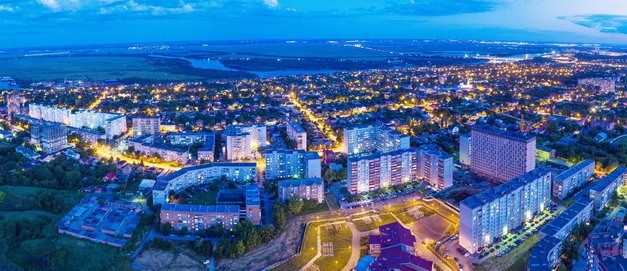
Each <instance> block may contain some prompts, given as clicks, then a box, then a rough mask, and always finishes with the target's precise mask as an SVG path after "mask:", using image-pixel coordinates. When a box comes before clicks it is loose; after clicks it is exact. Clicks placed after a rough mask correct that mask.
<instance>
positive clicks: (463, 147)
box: [459, 134, 472, 167]
mask: <svg viewBox="0 0 627 271" xmlns="http://www.w3.org/2000/svg"><path fill="white" fill-rule="evenodd" d="M470 139H471V135H470V134H460V135H459V163H461V164H462V165H464V166H467V167H469V166H470V159H472V158H471V156H472V144H471V140H470Z"/></svg>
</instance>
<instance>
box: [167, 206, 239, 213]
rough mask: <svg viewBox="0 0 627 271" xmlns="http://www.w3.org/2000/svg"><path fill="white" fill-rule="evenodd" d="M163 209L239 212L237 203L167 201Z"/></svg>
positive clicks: (196, 211)
mask: <svg viewBox="0 0 627 271" xmlns="http://www.w3.org/2000/svg"><path fill="white" fill-rule="evenodd" d="M161 211H173V212H188V213H238V214H239V206H237V205H191V204H171V203H166V204H164V205H163V207H161Z"/></svg>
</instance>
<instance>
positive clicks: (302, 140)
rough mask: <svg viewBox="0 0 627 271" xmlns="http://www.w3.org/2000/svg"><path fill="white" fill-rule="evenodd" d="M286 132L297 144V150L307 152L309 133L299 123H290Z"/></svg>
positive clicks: (286, 127)
mask: <svg viewBox="0 0 627 271" xmlns="http://www.w3.org/2000/svg"><path fill="white" fill-rule="evenodd" d="M285 130H286V132H287V137H289V138H290V139H291V140H293V141H294V142H296V149H299V150H307V131H305V129H304V128H303V127H302V126H301V125H300V124H299V123H297V122H294V121H288V122H287V124H286V126H285Z"/></svg>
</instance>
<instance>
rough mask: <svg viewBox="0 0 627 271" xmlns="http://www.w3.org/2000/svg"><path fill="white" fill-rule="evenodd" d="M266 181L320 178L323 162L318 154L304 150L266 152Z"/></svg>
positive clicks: (272, 150) (273, 150)
mask: <svg viewBox="0 0 627 271" xmlns="http://www.w3.org/2000/svg"><path fill="white" fill-rule="evenodd" d="M264 157H265V160H266V173H265V177H266V179H303V178H320V177H322V173H321V162H320V156H319V155H318V153H316V152H306V151H304V150H276V149H271V150H266V151H265V152H264Z"/></svg>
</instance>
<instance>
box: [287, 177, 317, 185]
mask: <svg viewBox="0 0 627 271" xmlns="http://www.w3.org/2000/svg"><path fill="white" fill-rule="evenodd" d="M323 183H324V179H322V178H309V179H299V180H283V181H279V186H300V185H305V186H310V185H314V184H317V185H322V184H323Z"/></svg>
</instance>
